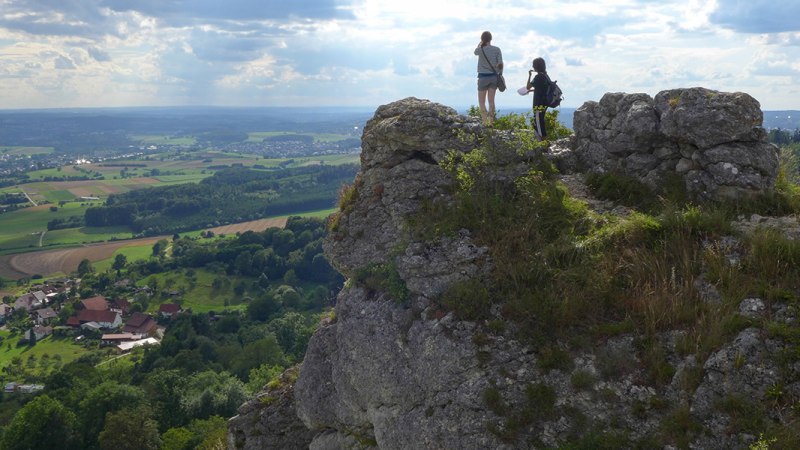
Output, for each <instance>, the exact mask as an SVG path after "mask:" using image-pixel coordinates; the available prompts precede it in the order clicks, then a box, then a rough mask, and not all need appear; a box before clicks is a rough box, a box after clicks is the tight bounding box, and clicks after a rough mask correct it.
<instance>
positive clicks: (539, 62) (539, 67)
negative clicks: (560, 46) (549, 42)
mask: <svg viewBox="0 0 800 450" xmlns="http://www.w3.org/2000/svg"><path fill="white" fill-rule="evenodd" d="M533 70H535V71H537V72H547V64H545V63H544V59H543V58H541V57H539V58H536V59H534V60H533Z"/></svg>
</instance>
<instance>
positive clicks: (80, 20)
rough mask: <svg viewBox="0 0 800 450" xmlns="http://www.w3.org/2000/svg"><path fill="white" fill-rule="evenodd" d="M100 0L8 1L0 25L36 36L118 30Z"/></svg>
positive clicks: (107, 32)
mask: <svg viewBox="0 0 800 450" xmlns="http://www.w3.org/2000/svg"><path fill="white" fill-rule="evenodd" d="M98 1H99V0H5V2H4V3H3V12H2V13H0V28H6V29H9V30H17V31H22V32H25V33H29V34H33V35H50V36H93V37H97V36H102V35H104V34H109V33H114V30H115V28H114V20H112V18H110V17H109V16H108V15H107V14H105V13H104V10H102V9H101V8H98V7H97V3H98Z"/></svg>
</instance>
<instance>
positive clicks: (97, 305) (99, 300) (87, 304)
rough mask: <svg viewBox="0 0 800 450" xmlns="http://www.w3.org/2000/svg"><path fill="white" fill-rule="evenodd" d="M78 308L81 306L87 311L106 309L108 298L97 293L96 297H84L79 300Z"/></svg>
mask: <svg viewBox="0 0 800 450" xmlns="http://www.w3.org/2000/svg"><path fill="white" fill-rule="evenodd" d="M78 307H79V308H83V309H85V310H88V311H107V310H108V300H106V298H105V297H103V296H102V295H98V296H97V297H91V298H85V299H83V300H81V303H80V305H79V306H78Z"/></svg>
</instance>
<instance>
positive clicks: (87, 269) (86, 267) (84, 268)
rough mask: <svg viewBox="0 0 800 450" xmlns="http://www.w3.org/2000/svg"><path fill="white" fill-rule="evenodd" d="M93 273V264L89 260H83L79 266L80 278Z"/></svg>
mask: <svg viewBox="0 0 800 450" xmlns="http://www.w3.org/2000/svg"><path fill="white" fill-rule="evenodd" d="M91 273H94V266H92V262H91V261H89V260H88V259H82V260H81V262H80V263H79V264H78V276H79V277H80V278H83V277H85V276H86V275H89V274H91Z"/></svg>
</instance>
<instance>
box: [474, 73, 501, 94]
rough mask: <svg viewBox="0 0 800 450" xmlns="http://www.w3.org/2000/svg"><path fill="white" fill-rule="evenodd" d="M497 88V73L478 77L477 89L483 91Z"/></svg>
mask: <svg viewBox="0 0 800 450" xmlns="http://www.w3.org/2000/svg"><path fill="white" fill-rule="evenodd" d="M490 88H491V89H497V75H492V76H490V77H478V90H479V91H485V90H488V89H490Z"/></svg>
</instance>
